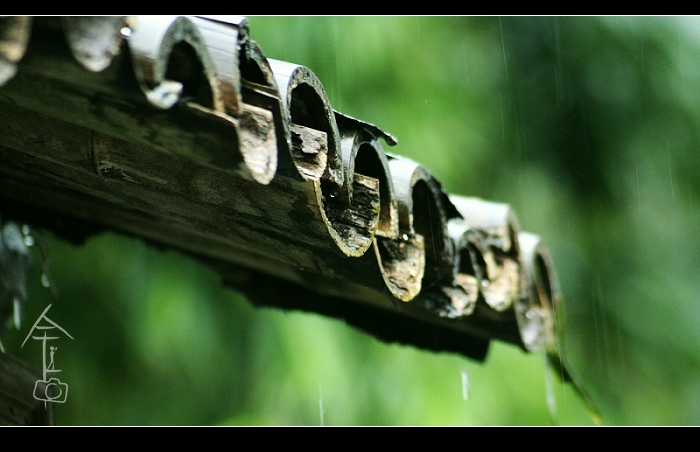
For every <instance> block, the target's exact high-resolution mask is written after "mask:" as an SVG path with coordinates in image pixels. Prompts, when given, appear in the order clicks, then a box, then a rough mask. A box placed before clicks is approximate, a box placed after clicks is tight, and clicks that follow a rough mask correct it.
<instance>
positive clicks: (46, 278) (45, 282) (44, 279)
mask: <svg viewBox="0 0 700 452" xmlns="http://www.w3.org/2000/svg"><path fill="white" fill-rule="evenodd" d="M41 285H42V286H44V287H46V288H49V287H51V281H50V280H49V275H47V274H46V273H42V274H41Z"/></svg>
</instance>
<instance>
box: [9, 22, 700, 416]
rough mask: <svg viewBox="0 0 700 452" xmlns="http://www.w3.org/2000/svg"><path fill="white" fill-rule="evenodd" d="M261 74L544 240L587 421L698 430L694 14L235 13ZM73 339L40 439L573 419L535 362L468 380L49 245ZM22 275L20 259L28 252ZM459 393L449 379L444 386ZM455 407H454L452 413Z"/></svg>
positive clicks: (102, 243)
mask: <svg viewBox="0 0 700 452" xmlns="http://www.w3.org/2000/svg"><path fill="white" fill-rule="evenodd" d="M250 28H251V35H252V38H253V39H255V40H256V41H258V43H259V44H260V45H261V47H262V49H263V50H264V52H265V54H266V55H267V56H268V57H270V58H275V59H280V60H285V61H291V62H295V63H298V64H302V65H305V66H308V67H309V68H310V69H311V70H313V71H314V72H315V73H316V74H317V75H318V76H319V78H320V79H321V81H322V82H323V83H324V86H325V88H326V91H327V92H328V94H329V97H330V99H331V102H332V104H333V107H334V108H336V109H337V110H340V111H342V112H344V113H347V114H350V115H352V116H355V117H357V118H361V119H364V120H367V121H370V122H372V123H375V124H377V125H378V126H380V127H382V128H383V129H385V130H387V131H389V132H390V133H393V134H395V135H396V136H398V138H399V145H398V146H397V147H395V148H391V149H388V150H390V151H392V152H395V153H398V154H401V155H405V156H408V157H411V158H413V159H415V160H417V161H419V162H421V163H423V164H424V165H425V166H426V167H427V168H428V169H429V170H430V171H431V172H432V173H433V174H434V175H435V176H436V177H437V178H438V180H440V181H441V182H443V184H444V186H445V187H446V189H447V190H448V191H449V192H451V193H456V194H462V195H470V196H481V197H484V198H486V199H490V200H494V201H500V202H507V203H510V204H511V205H512V206H513V207H514V209H515V210H516V212H517V214H518V217H519V220H520V224H521V226H522V228H523V229H524V230H528V231H532V232H536V233H538V234H540V235H541V236H543V237H544V239H545V240H546V242H547V243H548V245H549V247H550V249H551V251H552V254H553V257H554V263H555V267H556V271H557V273H558V275H559V279H560V285H561V287H562V291H563V293H564V296H565V298H564V305H565V311H566V312H565V314H566V335H565V347H566V352H567V354H568V356H569V360H570V361H571V363H572V365H573V367H574V369H575V370H576V372H577V373H578V374H579V375H580V377H581V379H582V380H583V382H584V385H585V387H586V388H587V390H588V391H589V392H590V393H591V395H592V397H593V399H594V401H595V403H596V404H597V405H598V406H599V408H600V410H601V411H602V415H603V422H604V423H605V424H698V423H700V328H698V327H697V325H698V323H699V322H700V303H699V300H698V296H699V294H700V278H698V277H697V275H698V270H697V268H698V267H697V262H698V261H699V259H698V257H700V244H698V243H695V242H694V241H693V236H694V235H695V233H696V232H697V229H698V227H697V225H698V224H699V223H700V202H698V201H699V199H698V198H699V196H700V177H698V176H697V175H698V174H699V171H700V159H699V158H698V145H699V144H700V132H699V131H700V83H699V82H698V81H699V80H700V77H699V76H700V20H698V19H697V18H673V17H665V18H652V17H634V18H624V17H607V18H596V17H564V18H557V17H545V18H537V17H526V18H519V17H504V18H498V17H300V18H296V17H273V18H267V17H252V18H250ZM49 241H50V244H51V250H52V258H51V262H50V266H49V268H50V271H51V276H52V278H53V281H54V284H55V287H56V289H57V296H55V297H54V296H52V295H51V293H50V292H49V291H48V290H47V289H45V288H43V287H42V286H41V284H40V276H41V269H40V266H39V265H34V266H33V268H32V272H33V273H32V274H31V275H30V281H29V282H30V287H29V301H28V312H27V316H26V317H25V319H26V320H25V325H24V326H23V329H22V330H21V331H18V332H17V331H11V332H8V333H7V334H5V336H4V337H3V340H4V342H5V344H6V345H7V347H8V349H9V350H11V351H12V352H13V353H15V354H17V355H19V356H22V357H24V359H26V360H27V361H29V362H31V363H33V364H34V365H36V366H37V367H40V365H41V354H40V348H39V346H38V344H30V343H28V344H27V345H25V346H24V348H22V349H20V345H21V342H22V340H23V339H24V336H25V335H26V334H27V331H28V328H30V327H31V323H33V319H35V318H36V317H37V316H38V315H39V314H40V313H41V311H42V310H43V309H44V308H45V307H46V306H47V305H48V304H49V303H53V306H52V308H51V310H50V312H49V317H50V318H52V319H53V320H55V321H56V322H58V323H59V324H60V325H62V326H63V327H64V328H66V329H67V330H68V331H69V332H70V333H71V334H72V335H73V337H74V338H75V340H73V341H70V340H69V339H65V340H62V343H61V344H60V351H59V353H58V354H57V358H56V359H57V363H58V364H59V365H60V367H61V368H62V369H63V373H62V374H61V379H62V381H64V382H66V383H67V384H68V385H69V388H70V392H69V395H68V400H67V402H66V403H65V404H63V405H60V406H58V407H57V408H58V409H57V413H58V422H59V423H62V424H234V425H238V424H261V425H274V424H283V425H289V424H291V425H319V424H320V423H324V424H328V425H339V424H345V425H346V424H353V425H354V424H371V425H397V424H409V425H416V424H417V425H423V424H424V425H435V424H442V425H463V424H467V425H484V424H487V425H497V424H508V425H513V424H515V425H518V424H545V425H546V424H550V423H557V424H591V419H590V417H589V416H588V414H587V412H586V410H585V408H584V405H583V403H582V402H581V401H580V400H579V399H578V398H577V396H576V395H575V393H574V392H573V391H572V390H571V388H570V387H567V386H564V385H561V384H560V383H558V382H556V383H555V387H554V392H555V396H556V401H557V412H556V414H555V415H554V416H553V417H552V416H550V413H549V411H548V409H547V403H546V397H545V370H544V365H543V357H542V356H541V355H529V354H526V353H524V352H522V351H520V350H519V349H517V348H515V347H513V346H510V345H506V344H500V343H493V344H492V347H491V350H490V352H489V356H488V357H487V360H486V362H485V363H483V364H479V363H474V362H471V361H469V360H467V359H465V358H462V357H460V356H456V355H450V354H444V353H443V354H434V353H428V352H424V351H420V350H416V349H414V348H412V347H405V346H399V345H387V344H383V343H380V342H378V341H376V340H375V339H373V338H372V337H370V336H367V335H365V334H363V333H360V332H358V331H356V330H354V329H352V328H350V327H348V326H346V325H344V324H343V323H342V322H339V321H337V320H333V319H327V318H322V317H320V316H316V315H312V314H302V313H285V312H281V311H275V310H256V309H254V308H252V307H251V306H250V305H249V304H248V303H247V302H246V301H245V299H244V298H242V297H241V296H240V295H238V294H236V293H235V292H233V291H230V290H226V289H224V288H222V286H221V283H220V280H219V278H218V276H217V275H216V274H215V273H213V272H212V271H210V270H209V269H207V268H205V267H204V266H202V265H200V264H198V263H197V262H195V261H192V260H191V259H188V258H186V257H184V256H182V255H180V254H178V253H176V252H172V251H168V252H163V251H158V250H155V249H153V248H150V247H147V246H146V245H144V244H143V243H142V242H141V241H139V240H137V239H132V238H127V237H123V236H117V235H113V234H105V235H103V236H100V237H98V238H94V239H91V240H90V241H89V242H88V243H87V244H86V245H84V246H81V247H72V246H70V245H68V244H66V243H64V242H61V241H60V240H57V239H54V238H52V237H49ZM35 258H36V259H38V260H40V256H39V255H38V254H37V255H36V256H35ZM463 383H467V384H466V386H464V387H463ZM465 396H466V397H465Z"/></svg>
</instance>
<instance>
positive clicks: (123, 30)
mask: <svg viewBox="0 0 700 452" xmlns="http://www.w3.org/2000/svg"><path fill="white" fill-rule="evenodd" d="M133 32H134V30H132V29H131V27H122V28H121V30H119V33H121V35H122V37H123V38H129V37H131V35H132V34H133Z"/></svg>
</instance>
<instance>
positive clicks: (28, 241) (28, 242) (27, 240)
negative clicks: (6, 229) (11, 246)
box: [24, 235, 34, 246]
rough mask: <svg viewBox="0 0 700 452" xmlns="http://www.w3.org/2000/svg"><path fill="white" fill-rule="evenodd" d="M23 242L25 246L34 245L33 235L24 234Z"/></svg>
mask: <svg viewBox="0 0 700 452" xmlns="http://www.w3.org/2000/svg"><path fill="white" fill-rule="evenodd" d="M24 244H25V245H27V246H32V245H34V237H32V236H31V235H25V236H24Z"/></svg>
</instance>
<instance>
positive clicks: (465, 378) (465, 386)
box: [461, 369, 469, 400]
mask: <svg viewBox="0 0 700 452" xmlns="http://www.w3.org/2000/svg"><path fill="white" fill-rule="evenodd" d="M461 374H462V399H463V400H469V374H467V371H466V369H463V370H462V371H461Z"/></svg>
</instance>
